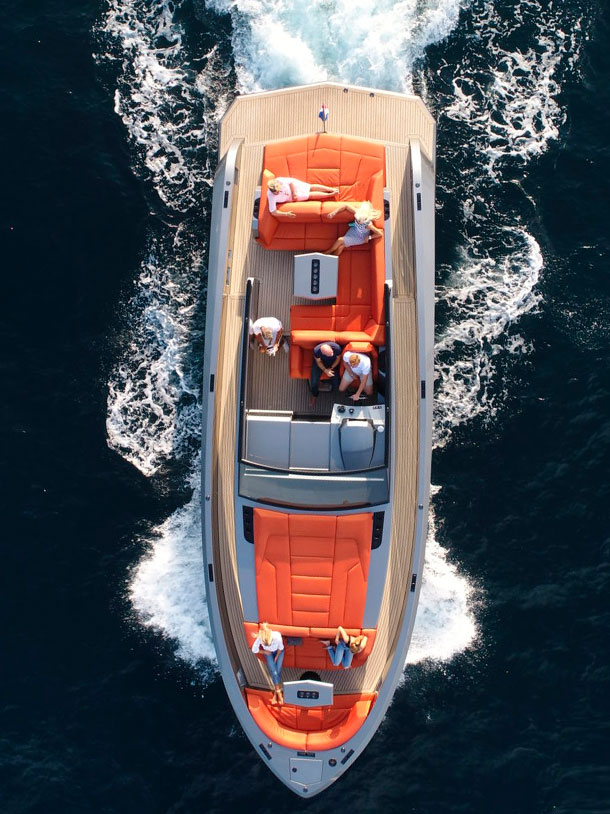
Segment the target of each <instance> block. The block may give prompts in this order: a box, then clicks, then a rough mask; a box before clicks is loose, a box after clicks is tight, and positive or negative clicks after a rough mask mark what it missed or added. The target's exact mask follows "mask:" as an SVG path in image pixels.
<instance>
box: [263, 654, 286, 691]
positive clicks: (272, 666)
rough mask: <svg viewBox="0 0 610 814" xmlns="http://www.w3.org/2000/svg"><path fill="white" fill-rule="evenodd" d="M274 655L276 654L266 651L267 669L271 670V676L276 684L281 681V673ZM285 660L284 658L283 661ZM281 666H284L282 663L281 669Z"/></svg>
mask: <svg viewBox="0 0 610 814" xmlns="http://www.w3.org/2000/svg"><path fill="white" fill-rule="evenodd" d="M283 652H284V651H283V650H282V653H283ZM273 656H274V654H273V653H267V652H265V661H266V662H267V669H268V670H269V675H270V676H271V681H273V683H274V684H280V683H281V673H280V672H278V669H277V664H276V661H275V659H274V658H273ZM283 660H284V659H283V658H282V661H283ZM281 667H282V665H281V664H280V670H281Z"/></svg>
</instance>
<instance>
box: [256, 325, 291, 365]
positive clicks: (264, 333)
mask: <svg viewBox="0 0 610 814" xmlns="http://www.w3.org/2000/svg"><path fill="white" fill-rule="evenodd" d="M283 333H284V326H283V325H282V323H281V322H280V320H279V319H277V318H276V317H261V318H260V319H257V320H256V322H251V323H250V342H251V343H252V344H251V347H254V343H255V342H256V343H257V344H258V349H259V352H260V353H266V354H267V356H275V354H276V353H277V351H278V348H279V347H282V348H284V351H285V352H286V353H288V340H287V339H286V337H285V336H283Z"/></svg>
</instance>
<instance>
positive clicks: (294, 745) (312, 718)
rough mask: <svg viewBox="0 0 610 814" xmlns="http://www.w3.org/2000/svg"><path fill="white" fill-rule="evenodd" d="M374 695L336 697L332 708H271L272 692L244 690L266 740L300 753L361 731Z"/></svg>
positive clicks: (339, 741)
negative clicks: (268, 739)
mask: <svg viewBox="0 0 610 814" xmlns="http://www.w3.org/2000/svg"><path fill="white" fill-rule="evenodd" d="M376 697H377V694H376V693H353V694H350V695H335V697H334V699H333V705H332V706H331V707H297V706H294V705H293V704H282V705H281V706H279V705H274V704H272V703H271V699H272V693H270V692H269V691H267V690H254V689H250V688H249V687H247V688H246V700H247V702H248V709H249V710H250V714H251V715H252V717H253V719H254V721H255V722H256V724H257V725H258V726H259V727H260V729H262V731H263V732H264V733H265V735H267V737H268V738H270V739H271V740H273V741H274V742H275V743H277V744H279V745H280V746H285V747H287V748H288V749H296V750H299V751H306V750H308V749H309V750H316V751H324V750H326V749H333V748H335V747H336V746H341V744H343V743H345V742H346V741H348V740H349V739H350V738H351V737H353V736H354V735H355V734H356V732H357V731H358V730H359V729H360V727H361V726H362V724H363V723H364V721H365V720H366V717H367V715H368V714H369V712H370V710H371V707H372V706H373V704H374V703H375V700H376Z"/></svg>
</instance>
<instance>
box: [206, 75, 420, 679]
mask: <svg viewBox="0 0 610 814" xmlns="http://www.w3.org/2000/svg"><path fill="white" fill-rule="evenodd" d="M297 93H299V94H300V97H301V98H299V100H298V104H297V103H296V100H294V101H293V98H292V97H293V96H294V94H295V91H293V90H289V91H286V92H285V94H280V96H282V97H285V98H280V99H279V100H278V94H277V93H276V94H274V95H273V96H270V95H268V94H258V95H255V96H251V97H245V98H243V99H241V100H239V102H240V103H239V104H235V105H234V106H233V107H232V108H231V109H230V110H229V112H228V113H227V115H226V116H225V119H224V120H223V124H222V132H221V154H222V153H224V151H225V150H226V149H227V148H228V146H229V145H230V144H231V143H232V142H233V140H234V139H237V138H243V139H244V142H243V146H242V150H241V154H240V157H239V160H238V164H239V187H238V190H237V193H236V194H237V199H236V203H234V210H235V211H234V217H233V220H232V224H233V225H232V229H233V235H232V242H231V243H230V245H231V258H230V272H229V273H228V279H227V285H226V286H225V290H224V293H223V309H222V320H221V328H220V345H219V361H218V367H217V381H216V411H215V420H214V435H213V443H214V454H213V460H214V469H213V490H212V501H213V506H212V525H213V545H214V562H215V563H216V582H217V588H218V594H219V597H221V600H220V605H221V614H222V617H223V627H224V631H225V638H226V640H227V642H228V646H229V650H230V655H231V659H232V662H233V665H234V668H235V670H236V671H237V669H239V668H241V670H242V672H243V675H244V677H245V681H246V683H247V684H248V685H249V686H251V687H255V688H261V689H265V688H268V687H270V686H271V684H270V680H269V677H268V673H267V670H266V669H265V667H264V665H263V664H262V663H261V662H260V661H259V660H258V659H257V658H256V657H255V656H253V655H252V653H251V652H250V650H249V647H248V645H247V643H246V640H245V637H244V633H243V624H242V623H243V618H244V616H243V611H242V605H241V599H240V594H239V584H238V576H237V562H236V551H235V517H234V497H235V495H234V489H235V482H236V478H235V475H236V473H235V449H236V416H237V391H238V386H239V380H238V379H239V377H238V376H237V371H238V370H239V362H240V352H241V332H242V319H243V309H244V301H245V290H246V282H247V279H248V278H249V277H255V278H258V279H259V280H260V292H259V305H258V314H259V315H274V316H277V317H279V318H280V319H281V320H282V322H283V324H284V326H285V328H286V330H287V329H288V326H289V324H290V322H289V316H290V306H291V305H292V304H293V303H295V302H298V300H295V299H294V298H293V296H292V263H293V257H292V253H288V252H278V251H267V250H265V249H263V248H262V247H261V246H259V245H258V244H257V242H256V241H255V240H254V238H253V235H252V231H251V214H252V204H253V199H254V192H255V188H256V186H257V185H258V184H259V183H260V174H261V168H262V160H263V149H264V144H265V143H266V142H267V141H269V140H272V139H275V138H280V137H281V138H286V137H289V136H290V135H299V134H302V133H307V132H312V131H315V130H319V129H320V127H321V123H320V121H319V119H317V111H318V109H319V107H320V105H321V104H322V103H325V104H327V105H328V106H329V108H330V114H331V119H330V122H329V124H330V125H332V127H330V126H329V127H328V130H329V132H332V131H334V132H342V133H345V134H350V135H353V136H357V137H362V138H371V139H378V140H380V141H383V142H384V143H385V144H386V145H387V146H386V175H387V179H386V186H387V188H389V190H390V213H391V215H390V217H391V235H392V267H393V330H394V341H393V346H392V354H393V359H394V370H395V375H394V385H393V388H394V389H393V409H392V414H393V419H392V420H393V422H394V428H395V434H396V438H397V439H399V440H398V443H397V448H396V455H395V459H394V461H393V472H394V483H393V493H392V501H393V521H392V532H391V541H390V553H389V564H388V577H387V580H386V584H385V589H384V595H383V600H382V605H381V611H380V616H379V620H378V625H377V631H378V632H377V638H376V640H375V644H374V647H373V650H372V653H371V655H370V656H369V658H368V660H367V661H366V663H365V664H364V665H363V666H362V667H359V668H354V669H352V670H347V671H336V672H335V671H333V672H323V673H321V678H322V680H323V681H325V680H327V681H329V680H330V681H332V682H333V683H334V685H335V692H337V693H342V692H357V691H364V692H366V691H373V690H375V689H377V687H378V685H379V683H380V681H382V680H383V677H384V674H385V671H386V670H387V668H388V666H389V663H390V661H391V659H392V656H393V652H394V646H395V639H396V637H397V636H398V633H399V630H400V627H401V618H402V615H403V613H404V608H405V604H406V600H407V597H408V591H409V580H410V574H411V560H412V554H413V541H414V536H415V523H416V513H417V506H416V502H417V501H416V488H417V454H418V437H417V433H418V415H419V413H418V411H419V394H418V374H417V320H416V306H415V275H414V270H413V269H414V261H413V250H412V236H411V232H410V230H411V228H412V219H411V217H410V207H411V205H412V204H411V200H412V194H411V192H412V191H411V184H410V169H409V166H410V165H409V146H408V142H409V138H410V137H417V138H418V139H419V141H420V145H421V149H422V153H423V154H424V155H425V156H427V157H428V159H429V160H431V161H433V159H434V157H433V144H434V128H433V123H431V122H432V120H431V118H430V117H429V115H428V114H427V112H426V111H425V108H424V107H423V105H422V104H421V102H419V100H416V99H415V98H414V97H403V96H400V95H397V94H379V93H378V92H377V93H376V94H375V95H371V94H370V93H369V92H368V91H365V90H354V89H350V90H349V92H347V93H345V92H344V91H343V88H342V87H341V86H334V85H324V86H320V87H312V88H308V89H303V91H298V92H297ZM305 94H309V95H310V96H311V99H310V100H307V101H305V102H304V101H303V98H302V96H303V95H305ZM303 111H308V112H309V114H310V115H308V116H307V117H306V116H305V114H304V112H303ZM305 119H306V120H305ZM318 125H319V126H318ZM234 194H235V193H234ZM250 364H251V372H252V375H251V376H250V377H249V381H250V383H251V385H250V389H249V395H248V402H249V406H250V407H252V408H260V409H270V408H273V409H280V410H294V411H296V412H307V411H308V401H309V393H308V388H307V383H306V381H303V380H298V379H291V378H290V377H289V372H288V354H285V353H283V352H282V351H280V352H279V353H278V354H277V356H276V357H266V356H263V355H259V354H257V353H252V354H251V359H250ZM252 383H256V384H255V385H253V384H252ZM331 403H332V402H331V396H330V394H329V395H326V394H323V393H321V394H320V398H319V399H318V402H317V404H316V407H315V411H316V412H319V413H328V412H330V405H331ZM223 602H224V604H223ZM229 631H230V633H231V634H232V635H229ZM301 672H302V670H300V669H296V668H293V669H290V668H285V669H284V671H283V677H284V680H295V679H296V678H298V677H299V675H300V674H301Z"/></svg>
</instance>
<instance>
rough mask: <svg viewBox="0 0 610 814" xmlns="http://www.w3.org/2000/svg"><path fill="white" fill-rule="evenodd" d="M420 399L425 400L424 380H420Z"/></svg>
mask: <svg viewBox="0 0 610 814" xmlns="http://www.w3.org/2000/svg"><path fill="white" fill-rule="evenodd" d="M421 397H422V398H423V399H425V398H426V382H425V380H424V379H422V380H421Z"/></svg>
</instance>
